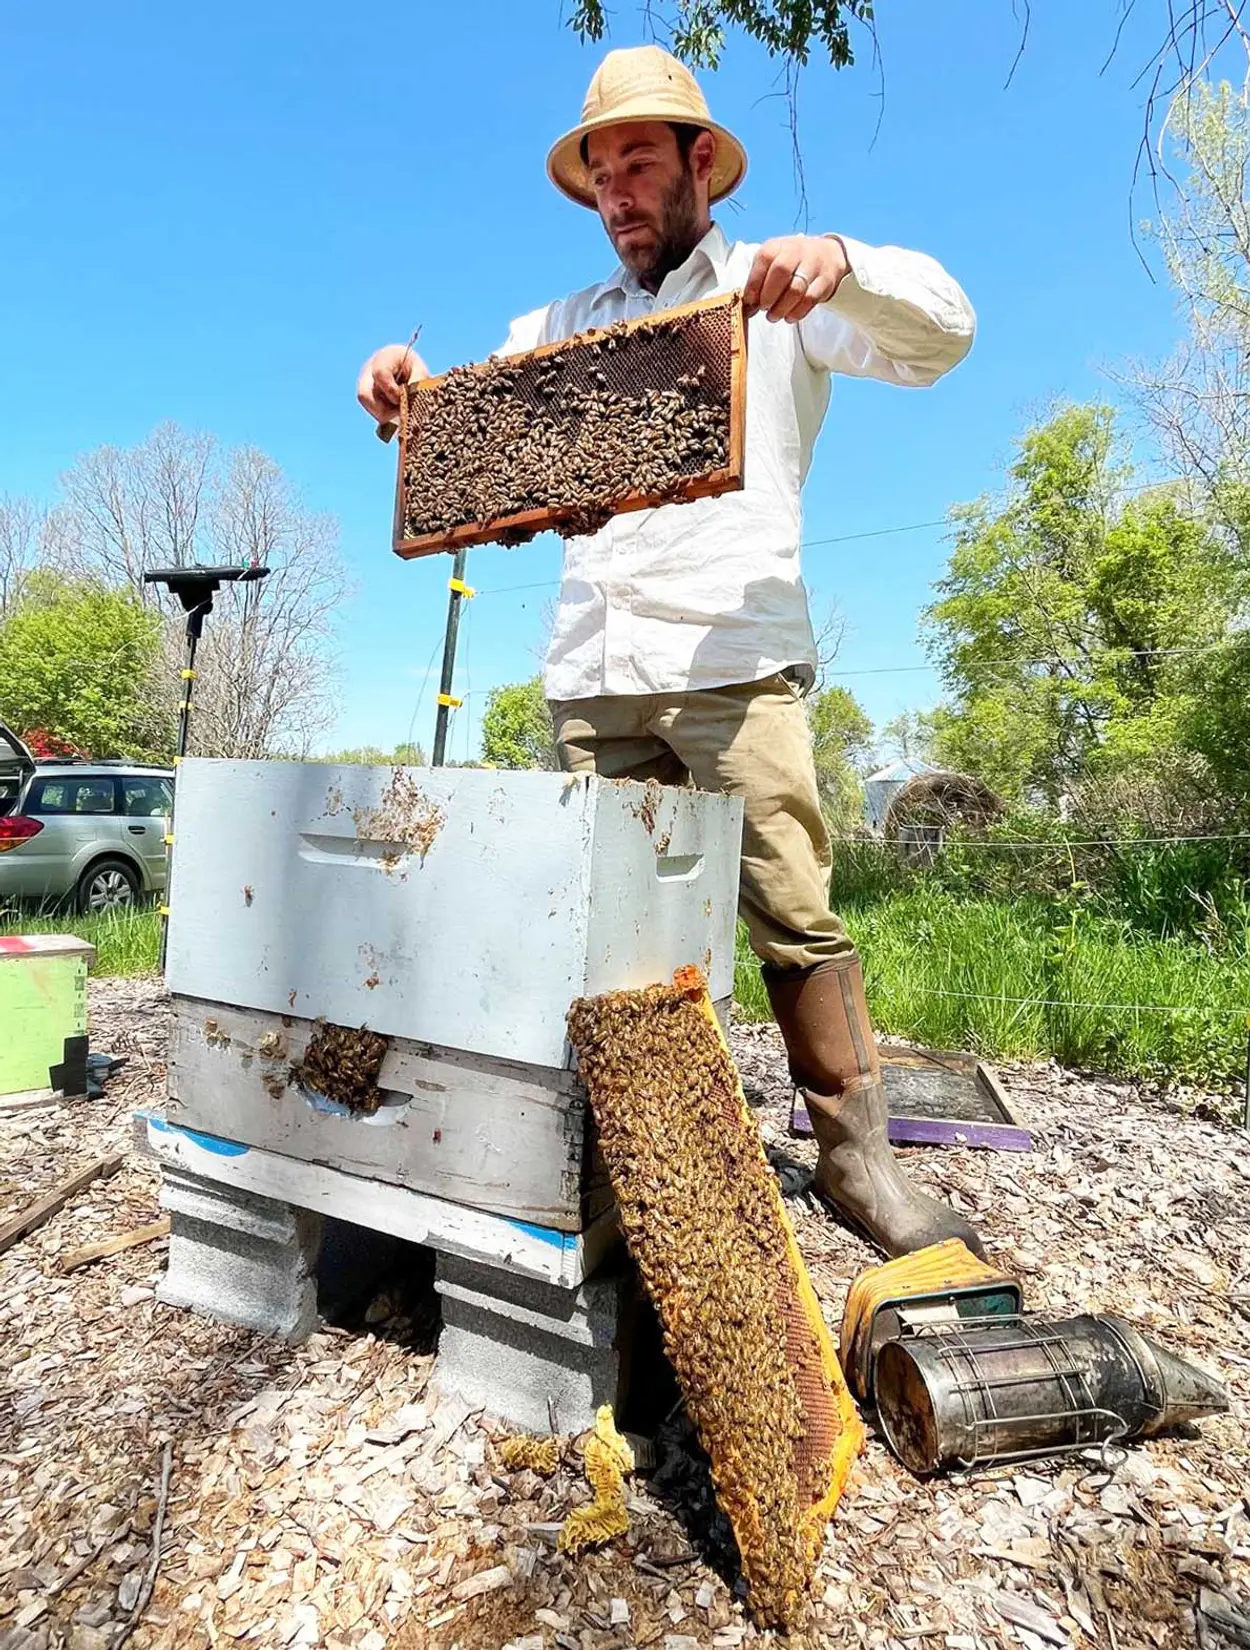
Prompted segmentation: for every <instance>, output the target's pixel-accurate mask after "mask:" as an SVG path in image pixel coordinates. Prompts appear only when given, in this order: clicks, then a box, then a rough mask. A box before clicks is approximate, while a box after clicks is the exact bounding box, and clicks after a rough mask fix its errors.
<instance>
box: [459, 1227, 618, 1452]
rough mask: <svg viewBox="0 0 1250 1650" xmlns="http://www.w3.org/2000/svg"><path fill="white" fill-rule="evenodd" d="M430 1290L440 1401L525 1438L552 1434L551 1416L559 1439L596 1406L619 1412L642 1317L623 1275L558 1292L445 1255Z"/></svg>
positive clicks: (585, 1421) (581, 1425) (590, 1417)
mask: <svg viewBox="0 0 1250 1650" xmlns="http://www.w3.org/2000/svg"><path fill="white" fill-rule="evenodd" d="M434 1286H435V1288H436V1289H437V1290H438V1293H439V1295H440V1297H441V1300H442V1309H443V1331H442V1335H441V1337H440V1339H439V1343H438V1357H437V1359H436V1360H435V1364H434V1385H435V1387H436V1389H437V1390H438V1391H439V1392H441V1393H445V1394H448V1395H451V1394H455V1395H457V1396H459V1397H461V1398H463V1399H464V1400H465V1401H466V1402H468V1403H471V1404H473V1405H475V1406H478V1405H480V1406H481V1407H482V1408H484V1409H485V1410H487V1411H488V1412H489V1413H490V1414H491V1415H494V1416H497V1417H498V1418H499V1419H500V1420H502V1421H506V1422H507V1423H508V1424H509V1425H510V1426H515V1427H518V1428H520V1429H521V1430H523V1431H526V1432H538V1433H546V1432H549V1431H550V1430H551V1420H552V1417H554V1420H555V1426H556V1430H557V1431H558V1432H565V1433H576V1432H582V1431H584V1430H585V1429H586V1428H587V1427H589V1426H590V1425H591V1424H592V1423H593V1421H594V1418H595V1411H596V1409H597V1408H598V1407H599V1405H600V1404H612V1405H613V1407H614V1408H616V1409H618V1410H619V1408H620V1406H621V1404H622V1403H623V1402H624V1399H625V1393H624V1391H623V1390H622V1388H623V1372H624V1369H625V1367H626V1362H625V1361H624V1360H623V1357H622V1354H623V1352H625V1350H626V1349H627V1347H628V1343H629V1340H630V1337H631V1335H632V1331H633V1322H634V1318H635V1316H636V1311H637V1286H636V1283H635V1281H634V1279H633V1277H632V1274H630V1273H629V1272H627V1271H626V1270H624V1269H623V1268H620V1267H618V1268H614V1269H613V1270H611V1271H607V1272H604V1273H601V1274H600V1275H599V1276H597V1277H593V1278H590V1279H588V1280H587V1281H586V1282H585V1283H583V1284H582V1285H581V1286H580V1287H579V1288H577V1289H561V1288H559V1287H557V1286H556V1285H554V1284H547V1283H540V1282H538V1281H536V1280H534V1279H532V1278H523V1277H518V1276H517V1275H516V1274H515V1273H512V1272H505V1271H502V1270H501V1269H499V1268H498V1267H494V1266H483V1265H481V1264H479V1263H478V1262H476V1261H470V1260H463V1259H461V1258H459V1257H458V1256H455V1255H447V1254H440V1255H439V1256H438V1263H437V1270H436V1273H435V1283H434ZM548 1400H550V1408H549V1405H548Z"/></svg>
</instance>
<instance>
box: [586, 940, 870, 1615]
mask: <svg viewBox="0 0 1250 1650" xmlns="http://www.w3.org/2000/svg"><path fill="white" fill-rule="evenodd" d="M569 1037H570V1041H571V1042H572V1044H573V1047H574V1049H575V1050H576V1052H577V1057H578V1068H579V1071H580V1074H581V1077H582V1080H583V1082H584V1083H585V1086H586V1090H587V1093H588V1094H589V1096H590V1102H591V1106H592V1108H593V1110H594V1114H595V1120H596V1122H597V1124H598V1129H599V1143H600V1149H601V1151H602V1153H603V1158H604V1161H605V1163H606V1165H607V1169H608V1174H609V1177H610V1179H611V1182H612V1188H613V1191H614V1192H615V1194H616V1199H617V1203H618V1206H619V1208H620V1214H621V1224H622V1227H623V1229H624V1233H625V1238H626V1242H627V1243H628V1245H629V1249H630V1252H631V1254H632V1255H633V1257H634V1260H635V1262H636V1263H637V1266H638V1270H639V1272H640V1274H641V1276H642V1280H643V1283H644V1285H645V1286H646V1289H647V1291H648V1293H649V1294H650V1296H651V1298H652V1300H653V1301H654V1303H655V1305H656V1308H657V1311H658V1314H659V1317H660V1321H661V1325H662V1328H663V1333H664V1346H665V1351H666V1352H667V1354H668V1357H669V1361H670V1362H671V1363H672V1365H673V1367H674V1369H675V1371H676V1373H677V1378H678V1381H679V1383H680V1385H681V1389H682V1393H683V1396H684V1397H685V1400H686V1407H687V1409H688V1411H689V1414H690V1417H691V1419H692V1420H693V1421H694V1423H695V1426H696V1427H697V1429H698V1432H699V1435H700V1438H701V1440H702V1443H703V1446H704V1448H705V1449H706V1450H707V1453H708V1455H709V1457H710V1459H711V1469H712V1478H713V1482H714V1483H715V1485H716V1490H717V1495H718V1498H719V1500H720V1503H721V1505H722V1507H723V1508H724V1511H725V1513H726V1514H727V1516H728V1518H729V1520H730V1522H731V1524H732V1525H733V1528H734V1533H735V1535H736V1537H737V1540H738V1547H739V1551H740V1553H741V1557H742V1567H743V1573H744V1575H745V1576H746V1579H747V1581H748V1583H749V1584H750V1589H751V1595H750V1596H751V1606H752V1609H753V1611H754V1612H755V1614H756V1615H757V1617H758V1618H759V1619H760V1620H761V1621H764V1622H766V1623H768V1624H771V1625H789V1624H790V1623H792V1622H794V1621H795V1620H796V1619H797V1617H798V1616H799V1614H800V1613H801V1610H802V1607H803V1602H804V1598H805V1595H806V1592H807V1589H808V1587H809V1585H810V1582H811V1578H812V1575H813V1572H814V1570H815V1565H816V1560H817V1558H818V1556H819V1554H820V1548H821V1543H822V1540H823V1536H824V1529H825V1524H826V1522H827V1520H828V1518H829V1516H830V1514H831V1513H832V1511H833V1508H834V1506H835V1505H836V1503H837V1500H838V1498H839V1496H840V1494H841V1492H842V1489H843V1487H844V1486H845V1483H846V1479H847V1477H848V1475H849V1473H850V1469H851V1466H852V1464H853V1462H854V1459H855V1457H856V1455H857V1454H858V1452H859V1449H860V1447H861V1443H862V1438H863V1430H862V1425H861V1423H860V1421H859V1417H858V1414H857V1412H856V1409H855V1405H854V1402H853V1400H852V1398H851V1396H850V1393H849V1391H848V1390H847V1386H846V1383H845V1381H844V1380H843V1378H842V1372H841V1369H840V1367H839V1365H838V1361H837V1356H836V1354H835V1352H834V1349H833V1344H832V1341H831V1340H830V1337H829V1332H828V1330H827V1328H826V1327H825V1323H824V1319H823V1317H822V1316H821V1312H820V1307H819V1303H818V1302H817V1300H816V1296H815V1294H814V1292H813V1290H812V1286H811V1283H810V1281H809V1280H808V1277H807V1273H806V1270H805V1268H804V1265H803V1261H802V1257H801V1256H800V1254H799V1250H798V1246H797V1244H796V1242H795V1239H794V1233H793V1230H792V1228H791V1226H790V1222H789V1219H788V1217H787V1215H786V1212H785V1208H784V1205H783V1204H782V1201H781V1195H780V1192H779V1190H778V1187H777V1182H776V1180H775V1178H774V1176H773V1173H772V1170H771V1169H770V1167H769V1165H768V1160H767V1158H766V1157H765V1155H764V1149H763V1144H762V1141H761V1139H760V1134H759V1129H758V1126H757V1124H756V1122H755V1119H754V1117H753V1116H752V1114H751V1112H750V1111H749V1109H748V1108H747V1105H746V1102H745V1100H744V1099H743V1096H742V1089H741V1086H740V1084H739V1082H738V1077H737V1073H736V1072H735V1070H734V1067H733V1063H732V1061H731V1059H730V1057H729V1052H728V1049H727V1048H726V1046H725V1043H724V1039H723V1037H722V1035H721V1033H720V1030H719V1027H718V1025H717V1022H716V1018H715V1014H714V1013H713V1011H712V1008H711V1003H710V1000H709V998H708V995H707V990H706V987H705V985H704V983H703V980H702V977H701V976H700V975H699V974H698V972H697V970H694V969H686V970H682V971H681V972H680V973H679V975H678V976H677V978H676V980H675V982H674V984H673V986H671V987H664V986H652V987H649V988H647V989H646V990H641V991H620V992H613V993H610V994H608V995H606V996H602V997H592V998H584V999H582V1000H581V1001H579V1002H577V1003H575V1004H574V1005H573V1008H572V1010H571V1011H570V1014H569Z"/></svg>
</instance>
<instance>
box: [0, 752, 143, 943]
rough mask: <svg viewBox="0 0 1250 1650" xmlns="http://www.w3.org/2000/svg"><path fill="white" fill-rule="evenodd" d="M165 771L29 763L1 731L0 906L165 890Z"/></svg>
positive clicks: (115, 764) (87, 903) (100, 900)
mask: <svg viewBox="0 0 1250 1650" xmlns="http://www.w3.org/2000/svg"><path fill="white" fill-rule="evenodd" d="M173 796H174V776H173V770H172V769H170V768H157V767H146V766H144V765H143V764H141V763H133V762H124V761H107V762H89V761H87V760H86V759H83V758H78V759H73V760H63V759H59V758H58V759H56V760H36V759H35V758H34V757H33V756H32V755H31V754H30V752H29V751H28V750H27V748H26V746H25V745H24V744H23V743H22V741H21V740H20V739H19V738H18V737H17V736H16V734H13V733H11V732H10V731H9V729H8V728H6V727H5V726H4V724H3V723H0V901H5V900H10V899H31V900H40V901H48V902H54V901H57V900H61V899H64V898H67V897H68V898H70V899H72V900H73V902H74V904H75V906H76V907H77V909H78V910H79V911H110V910H113V909H115V908H116V907H118V906H123V905H133V904H134V903H135V902H136V901H137V900H138V899H139V898H140V897H141V896H142V895H144V894H150V893H156V892H159V891H160V890H161V889H163V888H164V886H165V836H166V833H167V832H168V830H169V818H170V814H171V811H172V808H173Z"/></svg>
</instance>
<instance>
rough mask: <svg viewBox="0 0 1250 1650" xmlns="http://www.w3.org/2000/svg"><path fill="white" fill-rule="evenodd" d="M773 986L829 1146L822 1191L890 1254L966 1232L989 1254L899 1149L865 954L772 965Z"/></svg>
mask: <svg viewBox="0 0 1250 1650" xmlns="http://www.w3.org/2000/svg"><path fill="white" fill-rule="evenodd" d="M764 984H765V986H766V987H767V990H768V996H769V1001H770V1002H771V1003H772V1005H773V1013H774V1015H775V1016H776V1018H777V1025H778V1026H779V1028H780V1030H781V1035H782V1037H783V1038H784V1039H785V1045H786V1052H787V1054H788V1055H789V1059H790V1075H791V1077H792V1079H793V1080H794V1084H795V1086H796V1088H798V1089H800V1090H802V1093H803V1100H804V1103H805V1104H806V1106H807V1112H808V1116H809V1117H810V1118H811V1120H812V1128H813V1130H814V1132H815V1135H816V1143H817V1145H818V1146H819V1148H820V1158H819V1160H818V1162H817V1164H816V1174H815V1177H814V1179H813V1182H812V1189H813V1190H814V1191H815V1192H816V1194H817V1195H818V1196H819V1197H821V1198H823V1199H824V1200H826V1201H827V1202H829V1203H831V1204H833V1205H834V1206H835V1208H836V1209H837V1210H838V1211H839V1213H840V1214H842V1215H843V1216H844V1217H845V1218H846V1219H847V1220H848V1221H849V1222H850V1223H851V1224H852V1225H854V1226H856V1227H858V1228H859V1230H860V1231H861V1232H863V1233H864V1235H865V1236H867V1237H868V1238H870V1239H871V1240H872V1242H873V1243H875V1244H876V1245H877V1247H878V1248H880V1249H882V1250H884V1251H885V1253H886V1254H887V1255H906V1254H910V1253H911V1252H912V1251H913V1250H915V1249H923V1248H926V1247H927V1246H928V1245H929V1244H931V1243H942V1242H944V1241H945V1239H947V1238H960V1239H961V1240H962V1241H963V1242H964V1243H966V1244H967V1245H968V1247H969V1248H970V1249H971V1250H972V1252H973V1253H974V1254H977V1255H981V1256H982V1257H984V1254H985V1251H984V1249H983V1248H982V1245H981V1239H980V1237H979V1236H978V1234H977V1232H976V1229H975V1228H974V1227H972V1226H970V1225H969V1224H968V1222H967V1221H966V1220H964V1219H963V1217H962V1216H961V1215H958V1214H956V1213H955V1211H954V1209H952V1208H951V1207H950V1206H949V1204H946V1203H939V1202H938V1201H937V1200H936V1199H935V1198H931V1197H926V1195H925V1194H924V1193H923V1192H922V1191H920V1190H919V1188H918V1187H916V1186H913V1185H912V1183H911V1181H910V1180H908V1178H907V1176H906V1175H905V1174H904V1173H903V1171H902V1169H901V1167H900V1166H899V1162H898V1159H897V1158H896V1157H895V1155H894V1152H893V1150H892V1149H891V1146H890V1141H889V1133H888V1127H889V1114H888V1111H887V1108H886V1099H885V1084H884V1082H883V1081H882V1078H881V1064H880V1061H879V1060H878V1058H877V1044H876V1040H875V1038H874V1037H873V1034H872V1023H871V1021H870V1020H869V1018H868V1005H867V1003H866V1002H865V1000H864V978H863V973H862V971H861V969H860V966H859V958H858V957H857V956H856V954H855V953H854V952H853V951H850V952H848V953H847V954H846V955H845V957H839V958H836V959H834V960H832V961H830V962H827V963H817V965H816V966H815V967H814V968H802V969H793V970H787V969H778V968H769V967H767V966H766V967H765V968H764Z"/></svg>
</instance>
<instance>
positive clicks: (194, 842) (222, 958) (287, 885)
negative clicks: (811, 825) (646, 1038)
mask: <svg viewBox="0 0 1250 1650" xmlns="http://www.w3.org/2000/svg"><path fill="white" fill-rule="evenodd" d="M176 806H177V823H176V827H175V829H176V835H177V843H176V846H175V852H174V866H173V879H172V885H171V892H170V908H171V914H170V920H169V948H168V957H167V963H166V978H167V981H168V984H169V988H170V990H171V992H173V993H174V994H175V998H176V1002H175V1032H174V1042H173V1049H172V1054H171V1077H170V1090H171V1098H172V1099H173V1100H174V1102H175V1112H174V1115H175V1116H176V1117H177V1119H178V1120H179V1121H181V1122H184V1123H186V1124H189V1125H191V1126H193V1127H195V1128H199V1129H203V1130H204V1131H206V1132H208V1133H210V1134H213V1135H217V1136H220V1137H224V1138H225V1139H227V1140H234V1141H241V1142H245V1143H247V1144H249V1145H254V1146H260V1147H265V1148H268V1149H270V1150H277V1151H284V1152H288V1153H291V1154H292V1155H295V1156H300V1157H307V1158H310V1159H313V1160H316V1161H321V1162H334V1163H337V1164H339V1165H340V1166H341V1167H344V1168H347V1169H350V1170H352V1171H354V1172H358V1173H362V1174H371V1175H374V1176H376V1177H377V1178H381V1179H387V1180H392V1181H396V1182H399V1183H402V1184H407V1185H411V1186H414V1187H416V1188H418V1189H419V1190H423V1191H432V1192H434V1193H436V1195H440V1196H446V1197H450V1198H453V1199H455V1200H456V1201H459V1202H464V1203H468V1204H473V1205H475V1206H477V1207H481V1208H488V1209H494V1210H500V1211H504V1212H508V1213H513V1214H521V1215H524V1216H525V1218H528V1219H533V1220H538V1221H541V1222H543V1223H545V1224H548V1225H553V1226H560V1227H562V1228H563V1229H566V1230H577V1229H579V1227H580V1225H581V1224H582V1223H584V1221H585V1219H586V1218H587V1215H588V1212H589V1206H588V1201H587V1198H588V1188H587V1184H586V1139H585V1127H584V1101H583V1099H582V1096H581V1093H580V1090H579V1087H578V1085H577V1084H576V1081H575V1079H574V1078H573V1076H572V1074H571V1072H570V1070H569V1063H570V1062H569V1054H568V1045H567V1041H566V1038H565V1016H566V1014H567V1012H568V1008H569V1005H570V1003H571V1002H572V1001H573V1000H574V999H575V998H576V997H580V996H584V995H593V994H597V993H599V992H603V991H610V990H616V989H620V988H623V987H630V986H641V985H647V984H651V983H655V982H659V981H664V980H667V979H669V978H670V977H671V975H672V973H673V971H674V969H676V968H680V967H682V966H685V965H687V964H690V963H694V964H696V965H698V966H699V967H700V968H702V969H703V970H704V972H705V973H706V974H707V975H708V978H709V983H710V986H711V991H712V995H713V997H714V998H727V997H728V996H729V995H730V994H731V992H732V988H733V948H734V924H735V912H736V905H737V879H738V857H739V851H740V837H741V818H742V809H741V803H740V802H738V801H737V800H735V799H732V798H728V797H721V796H710V795H707V794H705V793H702V792H698V791H692V790H676V789H671V788H661V787H660V786H657V785H647V786H643V785H637V784H632V783H619V782H613V781H606V780H601V779H598V778H594V777H580V778H574V777H570V776H568V775H562V774H549V773H508V772H497V771H490V770H480V769H446V768H437V769H426V768H401V769H393V768H386V767H383V768H378V767H341V766H334V765H328V764H327V765H323V764H313V763H301V762H217V761H205V760H192V761H187V762H184V763H183V764H182V765H181V767H180V769H179V776H178V795H177V804H176ZM318 1019H324V1020H326V1021H329V1022H331V1023H332V1024H336V1025H342V1026H350V1027H357V1026H362V1025H367V1026H368V1027H369V1029H370V1030H372V1031H376V1032H381V1033H383V1034H384V1035H386V1036H388V1037H389V1038H390V1039H391V1046H390V1048H389V1050H388V1053H387V1055H386V1059H385V1061H384V1063H383V1067H382V1072H381V1074H380V1077H379V1086H380V1087H381V1088H382V1089H383V1091H384V1092H385V1093H386V1095H387V1096H388V1101H391V1102H393V1103H388V1104H386V1105H384V1106H383V1108H382V1109H381V1110H380V1111H379V1112H378V1113H377V1114H376V1115H375V1116H373V1117H370V1118H361V1117H353V1116H350V1115H343V1114H341V1113H339V1112H337V1111H336V1109H335V1108H332V1107H330V1108H327V1107H326V1106H325V1105H324V1104H321V1105H319V1104H318V1103H317V1097H315V1096H313V1097H311V1098H310V1097H309V1096H308V1095H307V1094H306V1092H304V1091H303V1090H302V1089H301V1088H300V1086H299V1085H298V1083H295V1082H292V1081H291V1078H290V1071H291V1066H292V1065H293V1064H294V1063H295V1062H296V1061H297V1060H298V1057H299V1055H300V1054H301V1053H302V1050H303V1047H304V1045H305V1043H306V1041H307V1038H308V1036H309V1034H310V1033H311V1031H312V1028H313V1024H314V1022H315V1021H316V1020H318Z"/></svg>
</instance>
